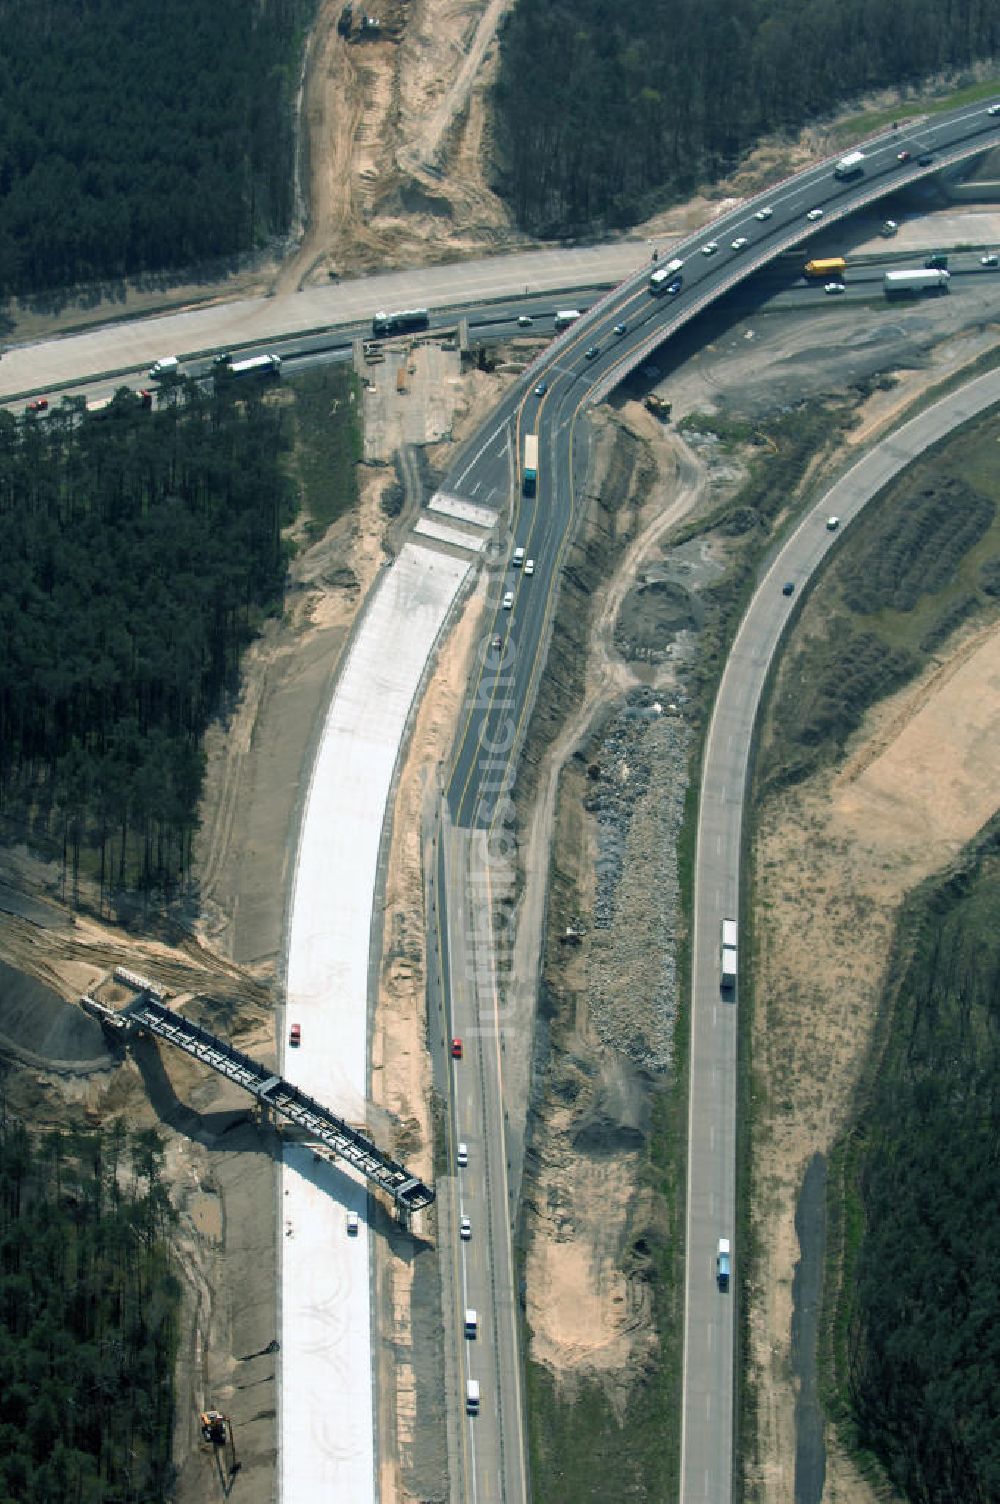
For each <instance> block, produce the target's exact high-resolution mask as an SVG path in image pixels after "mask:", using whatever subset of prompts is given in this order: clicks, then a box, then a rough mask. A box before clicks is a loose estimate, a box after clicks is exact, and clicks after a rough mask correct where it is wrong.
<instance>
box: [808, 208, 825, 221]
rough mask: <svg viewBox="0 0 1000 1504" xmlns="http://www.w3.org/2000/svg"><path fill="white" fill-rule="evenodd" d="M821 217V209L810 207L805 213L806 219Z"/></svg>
mask: <svg viewBox="0 0 1000 1504" xmlns="http://www.w3.org/2000/svg"><path fill="white" fill-rule="evenodd" d="M822 218H823V210H822V209H810V210H809V213H808V214H807V215H806V219H822Z"/></svg>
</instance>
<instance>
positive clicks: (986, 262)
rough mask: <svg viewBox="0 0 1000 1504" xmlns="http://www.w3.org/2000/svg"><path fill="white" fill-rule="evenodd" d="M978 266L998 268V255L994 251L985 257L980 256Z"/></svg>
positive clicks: (999, 257)
mask: <svg viewBox="0 0 1000 1504" xmlns="http://www.w3.org/2000/svg"><path fill="white" fill-rule="evenodd" d="M979 265H980V266H1000V255H998V254H997V252H996V251H990V252H989V254H988V255H986V256H980V258H979Z"/></svg>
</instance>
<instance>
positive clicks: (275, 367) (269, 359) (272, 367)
mask: <svg viewBox="0 0 1000 1504" xmlns="http://www.w3.org/2000/svg"><path fill="white" fill-rule="evenodd" d="M215 375H216V378H217V379H218V380H228V379H229V378H230V377H232V378H234V379H237V380H238V379H240V378H244V377H245V378H246V379H248V380H253V379H254V378H255V377H256V379H257V380H258V381H275V380H277V378H278V377H279V376H280V375H281V356H280V355H271V354H268V355H251V356H249V357H248V358H247V359H246V360H233V359H231V358H228V357H227V358H226V359H225V360H219V361H217V362H216V365H215Z"/></svg>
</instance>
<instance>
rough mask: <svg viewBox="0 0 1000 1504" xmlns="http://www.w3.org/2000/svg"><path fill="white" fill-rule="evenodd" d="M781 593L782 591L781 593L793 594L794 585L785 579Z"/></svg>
mask: <svg viewBox="0 0 1000 1504" xmlns="http://www.w3.org/2000/svg"><path fill="white" fill-rule="evenodd" d="M781 593H782V595H794V594H795V586H794V585H793V584H792V582H791V580H786V581H785V583H784V584H783V585H782V587H781Z"/></svg>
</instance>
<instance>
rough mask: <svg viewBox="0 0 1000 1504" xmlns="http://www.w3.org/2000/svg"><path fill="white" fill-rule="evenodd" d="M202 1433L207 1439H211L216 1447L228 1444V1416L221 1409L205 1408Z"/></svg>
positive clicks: (202, 1416) (202, 1415)
mask: <svg viewBox="0 0 1000 1504" xmlns="http://www.w3.org/2000/svg"><path fill="white" fill-rule="evenodd" d="M199 1418H200V1420H201V1434H202V1436H203V1437H204V1438H205V1440H206V1441H210V1442H211V1443H212V1445H213V1446H214V1447H224V1446H225V1444H226V1417H225V1416H224V1415H223V1414H222V1411H221V1410H203V1411H202V1412H201V1416H200V1417H199Z"/></svg>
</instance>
